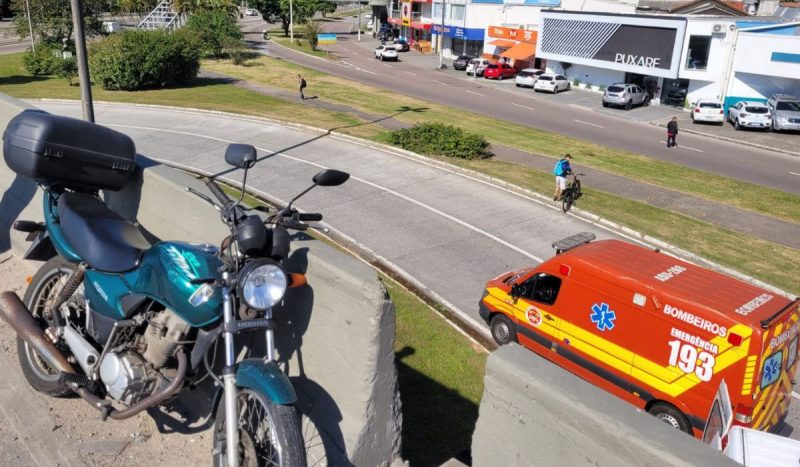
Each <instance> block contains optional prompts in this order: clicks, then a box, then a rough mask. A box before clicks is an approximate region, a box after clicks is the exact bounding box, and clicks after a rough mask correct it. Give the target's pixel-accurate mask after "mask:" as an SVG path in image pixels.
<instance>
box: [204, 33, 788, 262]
mask: <svg viewBox="0 0 800 467" xmlns="http://www.w3.org/2000/svg"><path fill="white" fill-rule="evenodd" d="M370 40H371V38H370ZM362 42H365V41H362ZM375 42H376V43H377V41H375ZM415 55H417V56H420V57H423V59H426V58H429V57H424V56H421V55H420V54H416V53H415ZM437 63H438V62H437ZM204 76H213V77H216V78H227V79H230V80H231V82H232V83H233V84H234V85H235V86H239V87H242V88H245V89H249V90H251V91H255V92H259V93H262V94H265V95H269V96H273V97H279V98H282V99H287V100H297V95H296V93H293V92H289V91H286V90H283V89H279V88H273V87H269V86H262V85H256V84H252V83H247V82H244V81H239V80H236V79H235V78H231V77H229V76H226V75H222V74H218V73H209V72H207V71H206V72H204ZM303 105H308V106H312V107H316V108H320V109H326V110H332V111H336V112H347V113H351V114H353V115H355V116H357V117H358V118H361V119H364V120H365V121H368V122H374V123H375V124H376V125H378V126H380V127H382V128H385V129H387V130H396V129H399V128H406V127H408V126H409V125H408V124H407V123H405V122H401V121H399V120H396V119H394V118H391V117H387V116H385V115H379V114H371V113H366V112H362V111H360V110H357V109H354V108H352V107H349V106H346V105H343V104H338V103H333V102H327V101H325V100H323V99H312V100H306V101H303ZM492 150H493V151H494V153H495V155H496V157H497V159H498V160H501V161H507V162H513V163H516V164H520V165H525V166H528V167H534V168H537V169H539V170H543V171H546V172H549V171H550V170H551V169H552V166H553V158H551V157H547V156H543V155H540V154H535V153H530V152H525V151H521V150H519V149H515V148H510V147H506V146H500V145H492ZM574 163H575V165H576V167H578V169H579V171H580V172H581V173H585V174H586V178H585V184H586V186H589V187H591V188H593V189H597V190H601V191H605V192H608V193H611V194H614V195H617V196H623V197H626V198H628V199H633V200H637V201H641V202H644V203H648V204H650V205H652V206H655V207H659V208H662V209H667V210H670V211H673V212H677V213H680V214H684V215H687V216H690V217H692V218H695V219H699V220H702V221H704V222H708V223H711V224H715V225H717V226H719V227H723V228H726V229H729V230H732V231H735V232H740V233H744V234H747V235H751V236H753V237H756V238H761V239H764V240H767V241H770V242H775V243H779V244H781V245H786V246H789V247H792V248H796V249H800V235H798V232H800V225H798V224H795V223H793V222H788V221H783V220H780V219H775V218H773V217H769V216H764V215H761V214H758V213H756V212H752V211H746V210H742V209H738V208H735V207H732V206H729V205H725V204H721V203H716V202H713V201H708V200H705V199H702V198H698V197H695V196H691V195H687V194H685V193H680V192H677V191H674V190H670V189H666V188H661V187H658V186H655V185H651V184H649V183H644V182H639V181H636V180H632V179H629V178H625V177H622V176H619V175H614V174H611V173H608V172H603V171H600V170H595V169H589V168H586V167H581V162H580V161H577V160H576V161H575V162H574Z"/></svg>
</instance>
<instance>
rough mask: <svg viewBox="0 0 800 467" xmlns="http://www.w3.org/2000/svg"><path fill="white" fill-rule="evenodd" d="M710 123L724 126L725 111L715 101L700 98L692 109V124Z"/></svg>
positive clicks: (720, 104)
mask: <svg viewBox="0 0 800 467" xmlns="http://www.w3.org/2000/svg"><path fill="white" fill-rule="evenodd" d="M697 122H712V123H719V124H720V125H724V124H725V111H724V110H723V109H722V103H720V101H718V100H716V99H708V98H700V99H697V102H695V104H694V108H693V109H692V123H697Z"/></svg>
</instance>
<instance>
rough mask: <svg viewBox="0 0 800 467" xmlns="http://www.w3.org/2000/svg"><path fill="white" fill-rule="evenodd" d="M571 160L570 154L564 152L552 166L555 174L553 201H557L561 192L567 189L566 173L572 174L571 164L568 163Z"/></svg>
mask: <svg viewBox="0 0 800 467" xmlns="http://www.w3.org/2000/svg"><path fill="white" fill-rule="evenodd" d="M571 160H572V156H571V155H569V154H565V155H564V157H563V158H561V159H559V161H558V162H556V165H555V166H554V167H553V175H555V176H556V192H555V193H553V201H558V199H559V198H560V197H561V193H563V191H564V190H566V189H567V175H571V174H572V166H571V165H570V164H569V161H571Z"/></svg>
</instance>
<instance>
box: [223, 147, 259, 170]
mask: <svg viewBox="0 0 800 467" xmlns="http://www.w3.org/2000/svg"><path fill="white" fill-rule="evenodd" d="M256 158H257V152H256V148H254V147H253V146H251V145H249V144H229V145H228V149H226V150H225V162H227V163H228V164H229V165H232V166H234V167H236V168H239V169H249V168H250V167H252V166H253V165H254V164H255V163H256Z"/></svg>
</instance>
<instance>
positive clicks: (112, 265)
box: [58, 193, 151, 272]
mask: <svg viewBox="0 0 800 467" xmlns="http://www.w3.org/2000/svg"><path fill="white" fill-rule="evenodd" d="M58 216H59V218H60V223H61V229H62V230H63V232H64V237H65V238H66V240H67V242H69V244H70V245H71V246H72V248H73V249H74V250H75V252H76V253H77V254H78V255H79V256H80V257H81V258H83V260H84V261H86V263H87V264H88V265H89V266H91V267H92V268H94V269H97V270H98V271H103V272H125V271H129V270H131V269H133V268H135V267H136V266H137V264H138V263H139V258H140V257H141V255H142V253H143V252H144V251H145V250H147V249H148V248H150V246H151V245H150V242H148V241H147V239H145V238H144V236H143V235H142V233H141V232H140V231H139V228H138V227H137V226H136V224H134V223H133V222H131V221H129V220H127V219H124V218H123V217H122V216H120V215H119V214H117V213H116V212H114V211H112V210H111V209H109V208H108V206H106V205H105V204H104V203H103V201H101V200H100V199H98V198H96V197H94V196H91V195H85V194H81V193H64V194H62V195H61V196H60V197H59V199H58Z"/></svg>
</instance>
